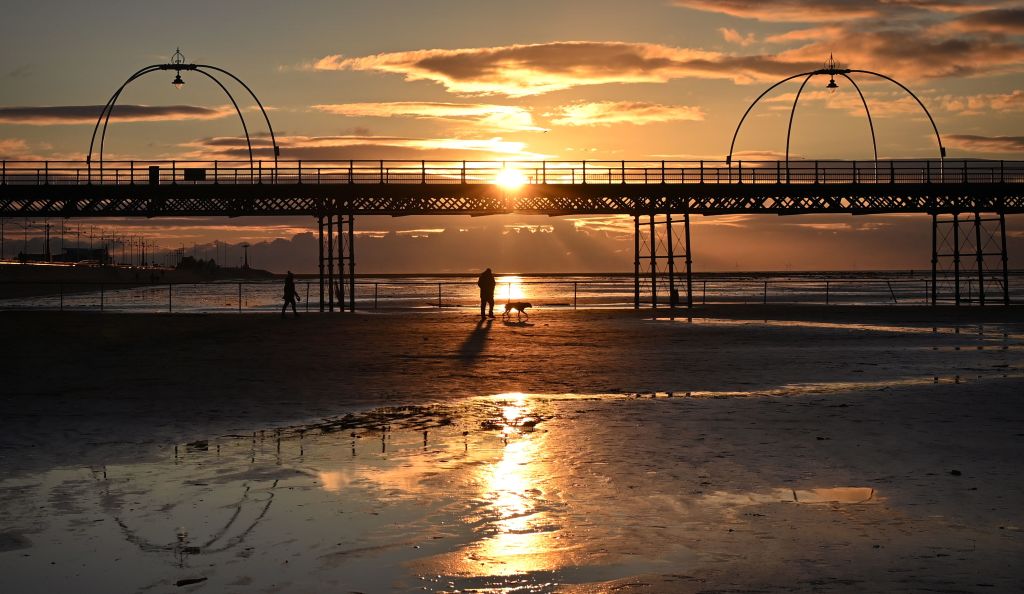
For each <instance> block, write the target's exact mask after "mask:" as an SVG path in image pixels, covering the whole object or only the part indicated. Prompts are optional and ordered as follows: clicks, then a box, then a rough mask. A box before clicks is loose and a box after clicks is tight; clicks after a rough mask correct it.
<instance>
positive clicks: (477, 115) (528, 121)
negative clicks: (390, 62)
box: [313, 101, 543, 131]
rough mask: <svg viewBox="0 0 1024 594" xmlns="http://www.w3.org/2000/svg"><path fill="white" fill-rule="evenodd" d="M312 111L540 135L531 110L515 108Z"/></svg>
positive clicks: (383, 106)
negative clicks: (466, 124) (453, 123)
mask: <svg viewBox="0 0 1024 594" xmlns="http://www.w3.org/2000/svg"><path fill="white" fill-rule="evenodd" d="M313 109H316V110H319V111H323V112H326V113H332V114H336V115H342V116H348V117H381V118H389V117H409V118H419V119H438V120H445V121H468V122H472V123H473V126H474V128H475V129H489V130H510V131H540V130H543V128H540V127H538V126H536V125H534V123H533V116H532V114H531V113H530V110H528V109H526V108H523V107H517V106H514V105H493V104H487V103H441V102H426V101H396V102H389V103H340V104H329V105H314V106H313Z"/></svg>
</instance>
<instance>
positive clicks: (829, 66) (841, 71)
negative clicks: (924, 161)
mask: <svg viewBox="0 0 1024 594" xmlns="http://www.w3.org/2000/svg"><path fill="white" fill-rule="evenodd" d="M858 73H859V74H868V75H871V76H876V77H878V78H882V79H885V80H887V81H889V82H891V83H893V84H895V85H897V86H898V87H900V88H901V89H903V90H904V91H905V92H906V93H907V94H908V95H910V96H911V97H913V99H914V101H916V102H917V104H918V105H919V106H920V107H921V110H922V111H924V114H925V116H927V117H928V121H929V122H930V123H931V125H932V130H933V131H934V132H935V140H936V142H937V143H938V146H939V160H940V161H941V160H943V159H945V157H946V147H945V146H944V145H943V144H942V135H940V134H939V127H938V126H937V125H936V124H935V119H934V118H933V117H932V114H931V112H929V111H928V108H927V107H925V105H924V103H923V102H922V101H921V99H919V98H918V97H917V95H915V94H914V93H913V91H911V90H910V89H908V88H907V87H906V86H905V85H904V84H903V83H901V82H899V81H897V80H896V79H893V78H891V77H888V76H886V75H884V74H879V73H877V72H872V71H870V70H856V69H851V68H839V67H838V66H837V65H836V63H835V61H833V60H832V58H831V56H830V57H829V61H828V62H827V63H826V64H825V68H822V69H820V70H813V71H810V72H801V73H799V74H794V75H792V76H789V77H786V78H784V79H782V80H780V81H779V82H777V83H775V84H773V85H772V86H770V87H768V88H767V89H765V91H764V92H762V93H761V94H760V95H758V96H757V99H754V102H753V103H751V104H750V106H749V107H747V110H746V111H745V112H743V116H742V117H741V118H740V121H739V124H737V125H736V130H735V131H734V132H733V135H732V142H731V143H729V155H728V156H727V157H726V163H729V164H731V163H732V155H733V151H734V150H735V148H736V138H737V137H738V136H739V133H740V128H742V127H743V122H744V121H746V119H747V116H748V115H749V114H750V112H751V111H752V110H753V109H754V106H755V105H757V104H758V102H760V101H761V99H763V98H764V97H765V95H767V94H768V93H770V92H771V91H772V90H774V89H775V88H776V87H778V86H780V85H782V84H784V83H786V82H789V81H791V80H793V79H794V78H800V77H805V78H804V80H803V82H802V83H801V84H800V88H799V89H798V90H797V93H796V97H795V98H794V99H793V107H792V108H791V109H790V112H789V125H788V126H787V128H786V165H787V171H788V165H789V146H790V138H791V135H792V131H793V118H794V116H795V114H796V106H797V104H799V102H800V95H801V94H802V93H803V90H804V87H805V86H806V85H807V83H808V82H809V81H810V80H811V79H812V78H814V77H815V76H821V75H828V76H829V77H831V80H830V81H829V88H835V86H836V85H835V77H836V76H842V77H843V78H845V79H846V80H848V81H850V84H852V85H853V88H854V89H856V91H857V95H858V96H859V97H860V100H861V103H862V104H863V105H864V113H865V115H866V116H867V119H868V127H869V129H870V131H871V148H872V151H873V154H874V160H875V161H876V162H877V161H878V142H877V140H876V138H875V123H874V120H873V119H872V117H871V109H870V108H869V107H868V102H867V99H866V98H865V97H864V93H863V92H862V91H861V89H860V86H858V85H857V82H856V81H855V80H853V77H851V76H850V74H858Z"/></svg>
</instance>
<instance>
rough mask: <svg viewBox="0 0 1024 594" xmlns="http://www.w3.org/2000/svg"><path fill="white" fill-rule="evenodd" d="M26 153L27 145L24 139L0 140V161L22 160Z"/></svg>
mask: <svg viewBox="0 0 1024 594" xmlns="http://www.w3.org/2000/svg"><path fill="white" fill-rule="evenodd" d="M28 153H29V148H28V143H27V142H25V140H24V139H21V138H0V159H10V160H14V159H23V158H25V155H27V154H28Z"/></svg>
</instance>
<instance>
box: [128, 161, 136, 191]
mask: <svg viewBox="0 0 1024 594" xmlns="http://www.w3.org/2000/svg"><path fill="white" fill-rule="evenodd" d="M128 167H130V169H129V170H128V185H130V186H134V185H135V161H129V162H128Z"/></svg>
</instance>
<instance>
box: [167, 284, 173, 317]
mask: <svg viewBox="0 0 1024 594" xmlns="http://www.w3.org/2000/svg"><path fill="white" fill-rule="evenodd" d="M173 295H174V285H172V284H170V283H167V313H172V312H173V311H174V301H173V299H174V298H173Z"/></svg>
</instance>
